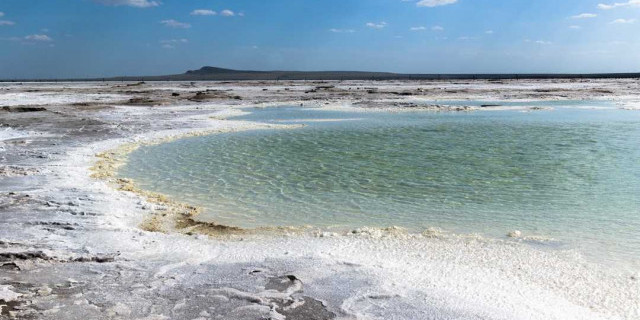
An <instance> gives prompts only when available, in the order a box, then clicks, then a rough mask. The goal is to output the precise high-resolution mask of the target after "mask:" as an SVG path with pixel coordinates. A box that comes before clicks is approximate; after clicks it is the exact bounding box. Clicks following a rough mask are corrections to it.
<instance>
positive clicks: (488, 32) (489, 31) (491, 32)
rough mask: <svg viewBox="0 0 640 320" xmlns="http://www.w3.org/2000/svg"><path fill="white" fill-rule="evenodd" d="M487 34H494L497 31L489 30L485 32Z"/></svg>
mask: <svg viewBox="0 0 640 320" xmlns="http://www.w3.org/2000/svg"><path fill="white" fill-rule="evenodd" d="M484 33H485V34H494V33H495V32H493V30H487V31H485V32H484Z"/></svg>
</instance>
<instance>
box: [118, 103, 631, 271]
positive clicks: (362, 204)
mask: <svg viewBox="0 0 640 320" xmlns="http://www.w3.org/2000/svg"><path fill="white" fill-rule="evenodd" d="M591 103H593V104H599V103H598V102H591ZM541 104H544V105H549V106H553V107H555V109H554V110H553V111H537V112H529V113H524V112H517V111H487V112H472V113H429V112H410V113H381V112H380V113H363V112H336V111H322V110H314V109H300V108H269V109H255V110H254V109H249V111H253V112H252V113H251V114H249V115H246V116H242V117H238V118H237V119H243V120H252V121H261V122H273V123H306V124H307V126H306V127H305V128H302V129H291V130H256V131H247V132H240V133H228V134H216V135H211V136H204V137H192V138H185V139H181V140H177V141H174V142H170V143H166V144H161V145H157V146H149V147H142V148H140V149H138V150H137V151H135V152H133V153H132V154H131V155H130V157H129V161H128V164H127V165H126V166H124V167H123V168H122V169H121V171H120V175H121V176H125V177H130V178H133V179H135V180H136V181H137V183H138V184H139V185H140V186H141V187H142V188H144V189H148V190H152V191H156V192H161V193H164V194H167V195H169V196H172V197H174V198H175V199H180V200H182V201H186V202H189V203H193V204H196V205H199V206H202V207H204V208H205V213H204V214H203V216H202V217H201V218H202V219H203V220H211V221H215V222H217V223H220V224H226V225H235V226H241V227H245V228H253V227H259V226H280V225H287V226H299V225H313V226H319V227H336V228H345V229H347V228H355V227H362V226H380V227H386V226H392V225H394V226H402V227H405V228H408V229H410V230H413V231H421V230H424V229H425V228H428V227H438V228H442V229H444V230H446V231H452V232H457V233H465V234H468V233H478V234H481V235H485V236H491V237H504V236H505V235H506V234H507V233H508V232H509V231H512V230H520V231H522V233H523V235H524V236H539V237H542V238H549V239H551V238H552V239H554V240H552V241H546V242H542V243H545V244H548V245H551V246H557V247H569V248H578V249H580V250H582V251H584V252H598V254H597V256H598V257H601V258H603V259H622V260H634V261H637V257H640V236H639V235H640V197H639V196H638V195H640V112H634V111H624V110H617V109H614V108H610V109H608V110H584V109H578V108H574V107H575V106H579V105H582V104H579V103H574V102H568V103H567V102H565V103H563V102H545V103H541ZM600 104H602V105H603V106H610V104H607V103H600ZM321 119H324V120H325V121H317V120H321Z"/></svg>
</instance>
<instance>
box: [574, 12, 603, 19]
mask: <svg viewBox="0 0 640 320" xmlns="http://www.w3.org/2000/svg"><path fill="white" fill-rule="evenodd" d="M597 16H598V15H597V14H595V13H581V14H577V15H575V16H571V19H590V18H595V17H597Z"/></svg>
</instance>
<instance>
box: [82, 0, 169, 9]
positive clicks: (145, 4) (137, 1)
mask: <svg viewBox="0 0 640 320" xmlns="http://www.w3.org/2000/svg"><path fill="white" fill-rule="evenodd" d="M93 1H94V2H96V3H100V4H103V5H106V6H129V7H136V8H151V7H157V6H159V5H160V2H158V1H151V0H93Z"/></svg>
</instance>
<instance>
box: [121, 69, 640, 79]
mask: <svg viewBox="0 0 640 320" xmlns="http://www.w3.org/2000/svg"><path fill="white" fill-rule="evenodd" d="M549 78H565V79H579V78H640V73H607V74H403V73H391V72H366V71H253V70H233V69H225V68H218V67H210V66H206V67H202V68H200V69H198V70H189V71H187V72H185V73H183V74H175V75H166V76H155V77H116V78H111V79H108V80H141V81H170V80H173V81H179V80H183V81H197V80H218V81H234V80H412V79H413V80H438V79H443V80H445V79H448V80H453V79H461V80H471V79H495V80H498V79H549Z"/></svg>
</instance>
